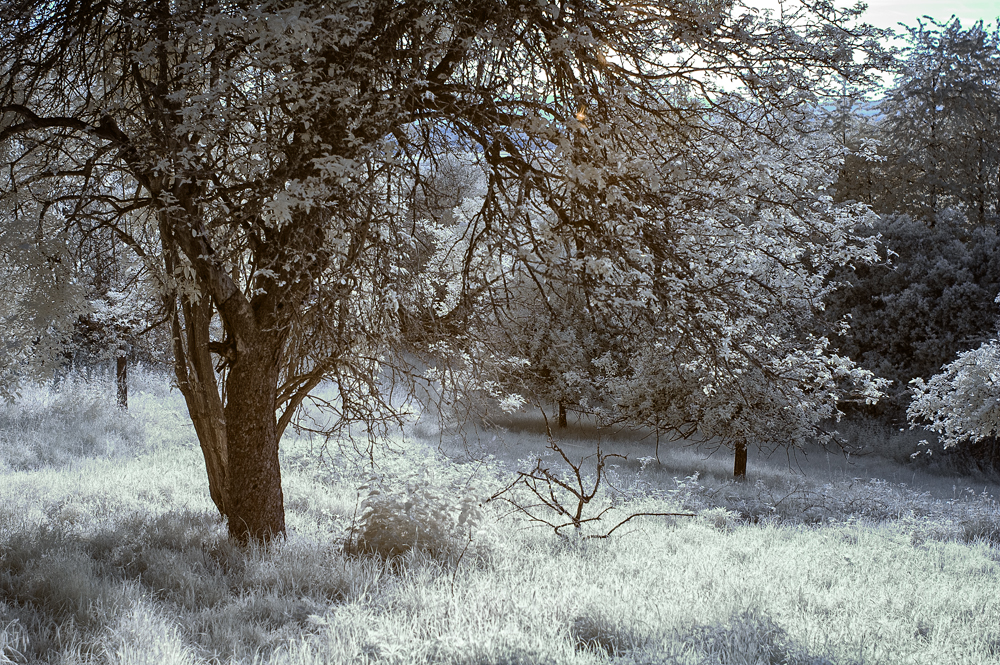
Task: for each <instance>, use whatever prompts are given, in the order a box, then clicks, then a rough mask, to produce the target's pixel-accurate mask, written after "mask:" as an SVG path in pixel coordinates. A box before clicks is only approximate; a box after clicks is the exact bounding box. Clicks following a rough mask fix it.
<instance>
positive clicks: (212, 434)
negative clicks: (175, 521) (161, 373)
mask: <svg viewBox="0 0 1000 665" xmlns="http://www.w3.org/2000/svg"><path fill="white" fill-rule="evenodd" d="M171 300H173V299H171ZM169 306H170V307H171V308H172V311H173V312H174V314H173V320H172V322H171V325H172V343H173V349H174V373H175V375H176V376H177V385H178V386H179V387H180V390H181V394H182V395H184V401H185V402H186V403H187V408H188V414H189V415H190V416H191V422H192V423H193V424H194V429H195V432H196V433H197V434H198V443H199V444H200V445H201V453H202V455H203V456H204V458H205V468H206V470H207V471H208V492H209V495H210V496H211V497H212V502H213V503H214V504H215V507H216V508H218V509H219V514H220V515H223V516H226V515H227V514H228V504H229V501H228V496H227V495H228V487H227V485H228V480H227V479H228V473H227V469H228V451H227V445H226V419H225V414H224V412H223V409H222V399H221V397H220V396H219V385H218V382H217V381H216V378H215V369H214V367H213V366H212V356H211V353H210V352H209V350H208V344H209V325H210V323H211V317H212V310H211V305H210V304H209V303H208V301H207V300H205V301H203V302H202V303H196V304H185V305H183V306H182V307H181V308H180V309H181V311H180V312H179V311H178V308H177V302H176V300H173V302H171V304H170V305H169ZM182 313H183V319H184V326H183V328H182V326H181V315H182Z"/></svg>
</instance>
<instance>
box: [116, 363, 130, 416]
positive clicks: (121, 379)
mask: <svg viewBox="0 0 1000 665" xmlns="http://www.w3.org/2000/svg"><path fill="white" fill-rule="evenodd" d="M115 378H116V380H117V386H118V406H119V408H122V409H125V410H126V411H127V410H128V360H127V359H126V358H125V356H119V358H118V361H117V363H116V367H115Z"/></svg>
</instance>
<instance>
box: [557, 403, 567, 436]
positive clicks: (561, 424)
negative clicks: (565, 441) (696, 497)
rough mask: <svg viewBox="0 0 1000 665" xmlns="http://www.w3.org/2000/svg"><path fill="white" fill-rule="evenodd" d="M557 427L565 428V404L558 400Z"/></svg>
mask: <svg viewBox="0 0 1000 665" xmlns="http://www.w3.org/2000/svg"><path fill="white" fill-rule="evenodd" d="M559 428H560V429H566V405H565V404H563V403H562V402H559Z"/></svg>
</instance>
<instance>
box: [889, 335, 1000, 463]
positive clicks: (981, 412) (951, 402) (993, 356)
mask: <svg viewBox="0 0 1000 665" xmlns="http://www.w3.org/2000/svg"><path fill="white" fill-rule="evenodd" d="M910 383H911V385H912V386H913V402H911V404H910V407H909V408H908V409H907V416H908V417H909V419H910V422H911V423H913V424H914V426H915V425H916V424H918V423H920V422H922V421H924V422H925V423H926V424H925V427H927V428H928V429H930V430H932V431H934V432H936V433H937V434H938V435H940V437H941V441H942V443H943V444H944V446H945V447H946V448H951V447H954V446H957V445H958V444H960V443H963V442H970V443H976V442H978V441H981V440H983V439H985V438H987V437H990V436H996V435H997V434H998V433H1000V340H998V339H992V340H990V341H988V342H985V343H984V344H983V345H982V346H980V347H979V348H977V349H973V350H971V351H966V352H965V353H960V354H959V355H958V358H956V359H955V360H954V361H952V362H951V363H949V364H947V365H945V366H944V367H942V368H941V372H940V373H939V374H936V375H934V376H933V377H931V379H930V380H929V381H926V382H925V381H924V380H923V379H920V378H917V379H914V380H913V381H911V382H910Z"/></svg>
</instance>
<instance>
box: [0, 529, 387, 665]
mask: <svg viewBox="0 0 1000 665" xmlns="http://www.w3.org/2000/svg"><path fill="white" fill-rule="evenodd" d="M380 575H381V572H380V571H379V569H378V567H377V566H372V565H370V563H368V562H365V561H352V560H348V559H346V558H345V557H343V556H342V555H341V554H340V553H339V552H337V551H336V550H335V548H333V547H332V546H331V547H330V548H326V549H324V548H317V547H316V545H315V543H309V544H302V543H297V542H294V541H289V542H285V543H281V544H278V545H276V546H275V547H273V548H271V551H267V550H264V549H261V548H250V549H240V548H237V547H236V546H234V545H232V544H231V543H230V542H229V540H228V538H227V537H226V535H225V528H224V525H223V524H222V523H221V521H220V520H219V519H218V517H217V516H216V515H213V514H210V513H195V512H190V511H182V512H167V513H164V514H161V515H155V516H153V515H128V516H124V517H123V518H122V519H120V520H118V521H116V522H113V523H104V524H101V525H99V526H96V527H94V528H91V529H86V530H82V529H78V528H76V527H75V526H74V525H73V524H71V523H59V522H56V523H45V524H42V525H34V526H23V525H21V526H17V525H12V524H7V525H3V528H0V626H7V627H8V629H6V630H4V634H5V636H6V635H16V636H17V638H18V639H17V642H18V643H17V644H13V643H12V644H11V646H12V649H11V653H14V654H18V655H19V657H20V659H18V658H12V657H11V656H10V655H8V656H7V657H8V658H11V659H12V660H13V661H14V662H33V661H52V660H54V657H53V656H54V654H59V653H65V652H67V651H70V652H73V653H75V654H77V655H78V656H79V657H81V658H85V657H86V656H87V655H88V654H89V653H90V652H93V651H95V650H100V649H101V648H104V647H106V645H107V643H108V639H109V635H113V634H114V633H116V632H117V631H118V630H119V622H120V621H121V618H122V617H123V616H125V615H127V614H129V612H130V611H131V610H134V609H135V608H136V607H137V606H139V605H142V604H147V605H148V604H151V605H152V606H153V607H155V608H159V609H160V610H162V611H163V613H164V614H167V615H169V616H171V617H174V618H176V623H177V625H178V627H179V628H180V629H181V630H182V632H183V633H184V634H185V635H186V639H187V640H188V642H189V643H190V644H191V646H192V647H193V648H194V649H196V650H197V651H198V652H199V656H200V657H202V658H211V657H215V658H220V659H223V660H228V659H230V658H236V659H242V658H246V657H251V656H252V657H259V656H263V655H267V654H268V653H270V652H271V651H272V650H273V649H274V648H276V647H277V646H278V645H282V644H287V642H288V641H289V640H291V639H296V638H298V637H300V636H301V635H302V633H303V630H305V629H306V628H307V626H308V625H309V624H308V621H307V620H308V617H309V616H310V615H312V614H315V613H317V612H321V611H322V608H323V607H325V606H326V605H327V604H328V603H329V602H331V601H342V600H345V599H349V598H352V597H356V596H358V595H359V594H364V593H365V592H366V590H367V589H369V588H371V586H372V585H374V584H376V583H377V581H378V579H379V577H380ZM8 641H9V640H8ZM102 645H104V647H102ZM0 662H6V661H4V660H3V659H2V658H0Z"/></svg>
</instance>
